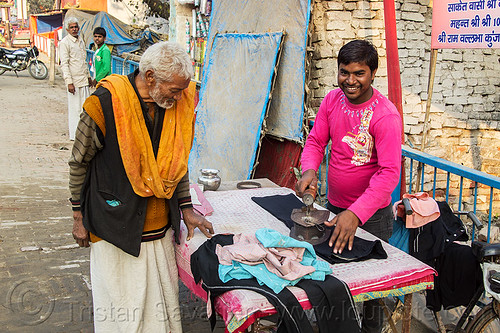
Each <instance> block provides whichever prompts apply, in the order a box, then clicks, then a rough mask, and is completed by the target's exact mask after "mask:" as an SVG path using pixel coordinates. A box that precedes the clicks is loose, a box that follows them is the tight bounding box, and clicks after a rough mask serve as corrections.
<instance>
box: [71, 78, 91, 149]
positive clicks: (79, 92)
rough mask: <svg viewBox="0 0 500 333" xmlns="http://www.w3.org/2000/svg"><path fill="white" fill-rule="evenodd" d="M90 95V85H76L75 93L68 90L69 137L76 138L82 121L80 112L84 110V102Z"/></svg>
mask: <svg viewBox="0 0 500 333" xmlns="http://www.w3.org/2000/svg"><path fill="white" fill-rule="evenodd" d="M89 96H90V90H89V86H84V87H79V88H76V87H75V93H74V94H72V93H70V92H69V91H68V128H69V139H70V140H75V132H76V127H77V126H78V121H80V113H82V111H83V103H84V102H85V100H86V99H87V97H89Z"/></svg>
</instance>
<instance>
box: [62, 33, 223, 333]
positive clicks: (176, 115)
mask: <svg viewBox="0 0 500 333" xmlns="http://www.w3.org/2000/svg"><path fill="white" fill-rule="evenodd" d="M192 71H193V69H192V64H191V61H190V59H189V56H188V55H187V54H186V52H185V51H184V50H183V49H182V47H181V46H180V45H178V44H175V43H171V42H161V43H157V44H155V45H152V46H151V47H149V48H148V49H147V50H146V52H145V53H144V54H143V55H142V57H141V61H140V64H139V69H138V70H136V71H135V72H134V73H132V74H130V75H128V76H124V75H111V76H108V77H106V78H104V79H102V80H101V81H100V82H99V84H98V86H97V90H96V91H95V93H94V94H92V96H90V97H89V98H88V99H87V100H86V101H85V103H84V105H83V109H84V111H83V114H82V117H81V119H80V122H79V124H78V129H77V133H76V139H75V142H74V145H73V150H72V156H71V159H70V161H69V166H70V191H71V196H72V197H71V202H72V206H73V218H74V224H73V238H74V239H75V240H76V242H77V243H78V244H79V245H80V246H82V247H88V246H90V248H91V249H90V271H91V272H90V273H91V282H92V297H93V305H94V328H95V331H96V332H181V331H182V327H181V319H180V309H179V300H178V275H177V266H176V262H175V254H174V248H173V241H174V240H175V241H176V242H177V243H179V227H180V221H181V216H180V212H181V211H182V219H183V221H184V223H185V224H186V226H187V229H188V234H187V239H188V240H189V239H190V238H191V237H192V236H193V233H194V229H195V228H199V229H200V231H201V232H202V233H203V234H204V235H206V236H207V237H211V234H213V232H214V231H213V228H212V225H211V223H210V222H208V221H207V220H206V219H205V218H203V217H202V216H200V215H198V214H196V213H194V211H193V207H192V204H191V197H190V195H189V175H188V158H189V152H190V150H191V146H192V142H193V136H194V94H195V88H196V86H195V83H194V82H191V76H192Z"/></svg>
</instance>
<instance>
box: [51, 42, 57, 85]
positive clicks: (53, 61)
mask: <svg viewBox="0 0 500 333" xmlns="http://www.w3.org/2000/svg"><path fill="white" fill-rule="evenodd" d="M55 76H56V45H55V44H54V40H53V39H51V40H50V58H49V83H50V84H51V85H54V79H55Z"/></svg>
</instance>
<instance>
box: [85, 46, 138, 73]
mask: <svg viewBox="0 0 500 333" xmlns="http://www.w3.org/2000/svg"><path fill="white" fill-rule="evenodd" d="M93 56H94V51H91V50H87V64H89V63H90V60H91V59H92V57H93ZM89 68H90V66H89ZM137 68H139V63H138V62H136V61H132V60H127V59H123V58H120V57H116V56H111V74H121V75H128V74H130V73H132V72H133V71H135V70H136V69H137Z"/></svg>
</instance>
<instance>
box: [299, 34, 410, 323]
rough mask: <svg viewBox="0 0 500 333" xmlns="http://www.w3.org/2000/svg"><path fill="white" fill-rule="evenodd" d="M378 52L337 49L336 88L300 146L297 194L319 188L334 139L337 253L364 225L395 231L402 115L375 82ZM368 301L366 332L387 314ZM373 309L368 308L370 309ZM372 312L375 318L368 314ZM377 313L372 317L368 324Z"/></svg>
mask: <svg viewBox="0 0 500 333" xmlns="http://www.w3.org/2000/svg"><path fill="white" fill-rule="evenodd" d="M377 68H378V54H377V50H376V49H375V47H374V46H373V45H372V44H371V43H370V42H368V41H364V40H354V41H351V42H349V43H347V44H346V45H344V46H343V47H342V48H341V49H340V51H339V55H338V78H337V80H338V86H339V89H335V90H333V91H331V92H329V93H328V94H327V95H326V97H325V98H324V99H323V102H322V103H321V106H320V108H319V111H318V114H317V116H316V119H315V122H314V126H313V129H312V130H311V133H310V134H309V136H308V137H307V141H306V144H305V146H304V151H303V152H302V157H301V165H302V170H303V174H302V178H301V179H300V180H299V181H298V182H297V185H296V192H297V195H298V196H300V197H302V195H303V193H304V191H305V190H306V189H307V188H313V189H316V188H317V183H318V178H317V170H318V168H319V165H320V164H321V162H322V160H323V156H324V154H325V148H326V147H327V145H328V142H329V141H330V140H331V142H332V143H331V154H330V160H329V161H328V168H329V169H328V180H327V182H328V209H329V210H331V211H332V212H334V213H335V214H337V216H336V217H335V218H334V219H333V220H331V221H328V222H326V223H325V224H326V225H328V226H335V229H334V232H333V233H332V236H331V238H330V241H329V245H330V246H331V247H333V249H332V251H333V252H334V253H341V252H342V251H343V250H344V248H345V246H348V248H349V250H351V249H352V246H353V240H354V235H355V233H356V229H357V228H358V227H361V228H363V229H365V230H366V231H368V232H370V233H372V234H374V235H375V236H377V237H379V238H381V239H383V240H384V241H387V240H388V239H389V237H390V236H391V233H392V223H393V215H392V209H391V193H392V192H393V190H394V189H395V188H396V186H397V184H398V182H399V177H400V172H401V131H402V123H401V117H400V115H399V113H398V111H397V109H396V107H395V106H394V104H392V103H391V102H390V101H389V100H388V99H387V98H386V97H385V96H383V95H382V94H381V93H380V92H378V91H377V90H376V89H375V88H373V87H372V82H373V80H374V78H375V73H376V72H377ZM366 303H373V304H372V305H373V306H368V307H367V305H368V304H365V309H364V317H365V318H364V320H363V332H380V331H381V328H382V323H383V314H382V313H380V311H381V310H380V309H379V308H378V307H377V304H378V302H377V300H375V302H366ZM367 312H368V313H367ZM369 317H370V318H369ZM368 319H371V320H370V321H371V322H367V320H368Z"/></svg>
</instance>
